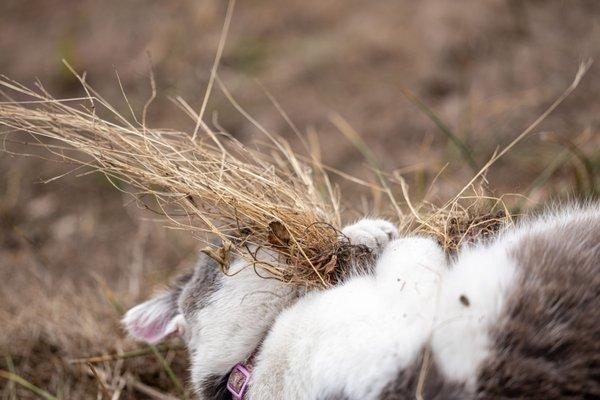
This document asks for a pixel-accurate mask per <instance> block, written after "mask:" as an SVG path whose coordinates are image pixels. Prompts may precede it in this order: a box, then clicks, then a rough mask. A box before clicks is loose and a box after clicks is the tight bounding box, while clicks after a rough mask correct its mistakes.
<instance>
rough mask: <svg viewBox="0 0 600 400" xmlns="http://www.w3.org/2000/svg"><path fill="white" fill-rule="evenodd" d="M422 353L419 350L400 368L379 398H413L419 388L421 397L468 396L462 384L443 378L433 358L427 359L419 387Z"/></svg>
mask: <svg viewBox="0 0 600 400" xmlns="http://www.w3.org/2000/svg"><path fill="white" fill-rule="evenodd" d="M423 354H424V352H421V355H420V356H419V357H418V359H417V360H416V361H415V362H413V363H412V364H411V365H409V366H408V367H406V368H404V369H402V370H401V371H400V372H399V373H398V375H397V376H396V378H395V379H394V380H393V381H392V382H390V383H389V384H388V385H386V387H385V389H384V390H383V392H382V393H381V394H380V395H379V400H404V399H414V398H417V391H418V390H420V393H419V394H420V395H421V396H422V397H421V398H423V399H428V400H442V399H444V400H454V399H456V400H459V399H467V398H469V397H470V394H469V392H468V391H467V390H466V389H465V387H464V386H463V385H460V384H457V383H452V382H448V381H447V380H445V379H444V377H443V375H442V374H441V372H440V371H439V370H438V367H437V366H436V364H435V361H434V360H433V358H430V359H429V360H430V361H429V366H428V367H427V369H426V370H425V373H424V374H425V375H424V376H423V378H422V380H423V383H422V388H420V389H419V378H420V376H421V370H422V365H423Z"/></svg>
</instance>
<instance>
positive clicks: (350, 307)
mask: <svg viewBox="0 0 600 400" xmlns="http://www.w3.org/2000/svg"><path fill="white" fill-rule="evenodd" d="M444 267H445V265H444V255H443V253H442V251H441V249H440V248H439V246H437V245H436V244H435V242H433V241H432V240H429V239H423V238H406V239H399V240H396V241H393V242H391V243H390V244H389V245H388V246H387V247H386V249H385V250H384V252H383V254H382V255H381V259H380V262H379V263H378V266H377V270H376V276H361V277H356V278H354V279H351V280H350V281H348V282H347V283H346V284H344V285H342V286H338V287H335V288H333V289H329V290H327V291H323V292H316V293H311V294H309V295H307V296H305V297H303V298H302V299H300V300H299V301H298V302H297V303H296V304H295V305H294V306H292V307H291V308H290V309H288V310H286V311H284V312H283V313H282V314H281V315H280V316H279V318H278V319H277V321H276V322H275V325H274V326H273V328H272V329H271V331H270V333H269V336H268V337H267V339H266V340H265V342H264V344H263V348H262V350H261V352H260V354H259V356H258V358H257V364H256V369H255V371H254V372H253V375H252V382H251V385H250V392H249V398H250V399H252V400H260V399H273V398H286V399H288V398H289V399H292V398H298V399H300V398H302V399H314V398H323V397H327V396H338V395H343V396H347V397H349V398H352V399H374V398H376V397H377V396H378V394H379V393H380V392H381V390H382V389H383V387H384V385H385V384H386V383H387V382H389V381H390V380H391V379H393V378H394V377H395V375H396V374H397V373H398V371H399V369H400V368H402V367H405V366H407V365H409V364H410V363H411V362H413V361H414V359H415V358H416V356H417V355H418V353H419V351H420V350H421V348H422V346H423V344H424V343H425V341H426V340H427V339H428V337H429V332H430V330H431V326H432V323H433V316H434V306H435V302H433V301H423V300H424V299H428V298H429V299H431V298H433V297H434V296H435V292H436V291H437V287H438V282H439V279H440V276H441V274H442V273H443V270H444Z"/></svg>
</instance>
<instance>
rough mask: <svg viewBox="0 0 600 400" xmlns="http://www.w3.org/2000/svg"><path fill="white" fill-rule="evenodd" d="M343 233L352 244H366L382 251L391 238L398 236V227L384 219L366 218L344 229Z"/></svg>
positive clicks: (372, 248)
mask: <svg viewBox="0 0 600 400" xmlns="http://www.w3.org/2000/svg"><path fill="white" fill-rule="evenodd" d="M342 235H343V236H345V237H346V238H348V240H350V243H351V244H354V245H364V246H367V247H368V248H370V249H371V250H374V251H381V250H382V249H383V248H384V247H385V246H386V245H387V244H388V243H389V242H390V241H391V240H394V239H396V238H397V237H398V235H399V234H398V229H397V228H396V227H395V226H394V224H392V223H391V222H389V221H386V220H384V219H371V218H364V219H361V220H359V221H358V222H356V223H354V224H352V225H348V226H347V227H345V228H344V229H342Z"/></svg>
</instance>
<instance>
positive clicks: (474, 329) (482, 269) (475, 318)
mask: <svg viewBox="0 0 600 400" xmlns="http://www.w3.org/2000/svg"><path fill="white" fill-rule="evenodd" d="M515 276H516V268H515V265H514V263H513V262H512V260H511V259H510V258H509V256H508V254H507V249H506V247H504V246H502V245H495V246H492V247H483V248H482V247H476V248H473V249H469V250H467V251H465V252H463V253H462V254H461V255H460V258H459V260H458V261H457V262H456V264H454V266H453V267H452V268H451V270H450V271H449V272H448V273H447V274H446V276H445V279H444V281H443V283H442V288H441V291H440V294H439V306H438V314H437V316H436V323H435V327H434V330H433V336H432V350H433V354H434V357H435V359H436V361H437V363H438V367H439V369H440V370H441V372H442V373H443V374H444V375H445V376H446V377H447V378H448V379H449V380H451V381H460V382H464V383H466V384H467V385H468V386H470V387H471V388H472V387H473V385H475V382H476V379H477V368H478V367H479V364H480V363H481V361H483V360H484V359H485V358H486V357H487V356H488V355H489V350H490V349H489V347H490V339H489V337H488V332H489V329H490V327H491V326H492V325H493V324H495V323H496V322H497V321H498V318H499V316H500V313H501V312H502V309H503V306H504V304H505V302H506V300H507V297H508V296H509V294H510V291H511V289H512V288H513V286H514V283H515Z"/></svg>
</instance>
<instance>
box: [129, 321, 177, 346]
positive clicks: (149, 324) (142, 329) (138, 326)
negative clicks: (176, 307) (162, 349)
mask: <svg viewBox="0 0 600 400" xmlns="http://www.w3.org/2000/svg"><path fill="white" fill-rule="evenodd" d="M170 322H171V320H168V319H161V320H153V321H135V322H134V323H133V325H130V326H129V327H128V328H129V332H130V333H131V335H132V336H133V337H135V338H136V339H140V340H143V341H145V342H148V343H158V342H160V341H161V340H164V339H165V338H166V337H168V336H170V335H171V334H172V333H174V332H175V331H176V330H177V327H176V326H175V325H174V324H170Z"/></svg>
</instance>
